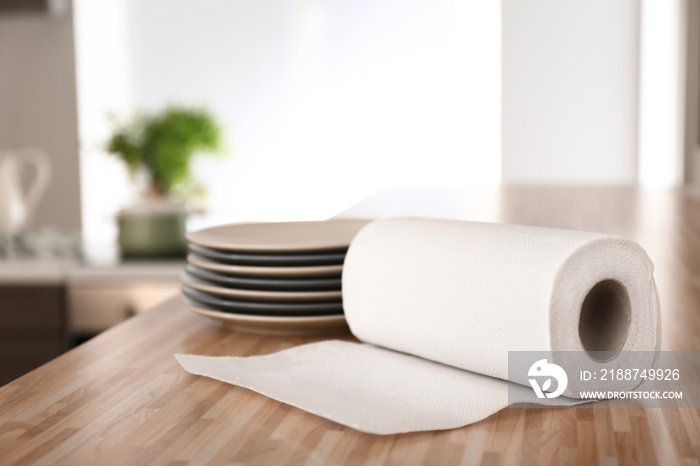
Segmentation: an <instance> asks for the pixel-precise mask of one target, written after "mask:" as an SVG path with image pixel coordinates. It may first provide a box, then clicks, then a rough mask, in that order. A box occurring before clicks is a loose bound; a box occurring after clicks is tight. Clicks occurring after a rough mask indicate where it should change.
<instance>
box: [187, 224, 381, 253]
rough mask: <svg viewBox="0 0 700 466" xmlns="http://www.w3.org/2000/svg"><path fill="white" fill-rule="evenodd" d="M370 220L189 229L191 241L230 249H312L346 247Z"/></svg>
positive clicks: (295, 250)
mask: <svg viewBox="0 0 700 466" xmlns="http://www.w3.org/2000/svg"><path fill="white" fill-rule="evenodd" d="M367 223H369V220H327V221H322V222H280V223H233V224H230V225H221V226H218V227H212V228H205V229H204V230H200V231H194V232H190V233H187V240H188V241H189V242H191V243H194V244H197V245H199V246H204V247H207V248H216V249H225V250H229V251H241V252H244V251H255V252H277V253H282V252H289V253H295V252H309V251H328V250H337V249H347V248H348V246H350V241H352V239H353V238H354V237H355V235H356V234H357V232H358V231H360V229H362V227H364V226H365V225H367Z"/></svg>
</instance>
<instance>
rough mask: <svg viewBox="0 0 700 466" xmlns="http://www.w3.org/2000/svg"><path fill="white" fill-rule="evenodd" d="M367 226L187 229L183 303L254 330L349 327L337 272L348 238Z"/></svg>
mask: <svg viewBox="0 0 700 466" xmlns="http://www.w3.org/2000/svg"><path fill="white" fill-rule="evenodd" d="M366 224H367V221H365V220H329V221H325V222H286V223H240V224H232V225H223V226H219V227H214V228H207V229H205V230H200V231H197V232H193V233H188V234H187V240H188V241H189V255H188V257H187V266H186V267H185V270H184V271H183V275H182V282H183V285H182V293H183V297H184V300H185V303H186V304H187V306H188V307H189V309H190V310H192V311H193V312H196V313H197V314H201V315H204V316H207V317H211V318H213V319H216V320H219V321H221V322H223V323H224V324H226V325H228V326H232V327H235V328H237V329H239V330H245V331H250V332H256V333H279V334H295V333H296V334H310V333H322V332H328V331H333V330H342V329H345V328H347V327H346V323H345V318H344V317H343V305H342V300H341V291H340V275H341V272H342V268H343V260H344V259H345V253H346V251H347V249H348V246H349V245H350V241H351V240H352V238H353V237H354V236H355V234H356V233H357V232H358V231H359V230H360V229H361V228H362V227H363V226H364V225H366Z"/></svg>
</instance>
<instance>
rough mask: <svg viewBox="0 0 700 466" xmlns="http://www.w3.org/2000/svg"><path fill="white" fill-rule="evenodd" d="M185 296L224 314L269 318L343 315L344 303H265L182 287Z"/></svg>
mask: <svg viewBox="0 0 700 466" xmlns="http://www.w3.org/2000/svg"><path fill="white" fill-rule="evenodd" d="M182 292H183V294H184V295H185V296H186V297H187V298H188V299H189V300H191V301H193V302H195V303H200V304H204V305H206V306H207V307H209V308H213V309H215V310H217V311H222V312H227V311H228V312H235V313H237V314H251V315H269V316H315V315H332V314H342V313H343V303H342V301H329V302H314V303H265V302H250V301H241V300H237V299H230V298H222V297H219V296H215V295H212V294H209V293H204V292H201V291H197V290H195V289H192V288H190V287H189V286H186V285H183V286H182Z"/></svg>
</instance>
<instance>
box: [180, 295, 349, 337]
mask: <svg viewBox="0 0 700 466" xmlns="http://www.w3.org/2000/svg"><path fill="white" fill-rule="evenodd" d="M183 300H184V301H185V305H186V306H187V308H188V309H189V310H190V311H192V312H194V313H195V314H199V315H201V316H204V317H208V318H210V319H214V320H218V321H219V322H221V324H222V325H223V326H224V327H228V328H232V329H234V330H240V331H242V332H250V333H258V334H263V335H284V336H299V335H322V334H327V333H339V332H343V333H347V332H348V331H349V330H350V329H349V328H348V324H347V322H345V316H344V315H343V314H332V315H327V316H258V315H252V314H236V313H234V312H221V311H217V310H216V309H213V308H211V307H209V306H206V305H204V304H201V303H197V302H195V301H192V300H191V299H188V298H187V297H185V296H183Z"/></svg>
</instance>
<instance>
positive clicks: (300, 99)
mask: <svg viewBox="0 0 700 466" xmlns="http://www.w3.org/2000/svg"><path fill="white" fill-rule="evenodd" d="M699 30H700V4H699V3H698V2H697V0H617V1H615V2H610V1H606V0H567V1H561V0H529V1H525V2H524V1H521V0H501V1H500V2H499V1H495V2H484V1H480V0H430V1H428V0H352V1H351V0H255V1H251V0H73V1H72V2H71V1H70V0H0V151H2V152H1V153H0V231H1V232H2V234H1V235H0V260H1V262H0V384H2V383H4V382H7V381H9V380H11V379H12V378H15V377H16V376H18V375H21V374H22V373H24V372H26V371H28V370H31V369H32V368H34V367H36V366H37V365H39V364H41V363H43V362H45V361H46V360H48V359H51V358H53V357H55V356H56V355H57V354H60V352H62V351H64V350H65V349H66V348H69V347H70V346H71V345H74V344H77V343H79V342H81V341H84V340H85V339H86V338H89V337H90V336H92V335H94V334H96V333H99V332H101V331H103V330H105V329H107V328H109V327H111V326H113V325H116V324H118V323H119V322H121V321H123V320H124V319H126V318H128V317H129V316H131V315H133V314H136V313H138V312H142V311H144V310H146V309H148V308H150V307H152V306H153V305H155V304H157V303H158V302H160V301H162V300H163V299H165V298H167V297H169V296H173V295H174V294H176V293H177V292H178V282H179V279H178V274H179V271H180V269H181V266H182V259H177V258H175V259H169V260H164V259H163V258H162V257H156V256H157V254H154V255H153V257H148V254H144V255H142V257H139V258H138V260H128V259H127V258H126V257H125V255H124V250H125V249H124V248H126V247H127V246H128V245H127V244H126V242H127V241H133V238H131V239H129V237H128V235H126V233H125V231H126V230H127V229H133V228H136V227H133V222H136V223H137V224H138V225H142V218H143V215H142V211H143V210H144V208H143V206H144V205H148V206H150V207H148V208H147V209H145V210H146V211H147V214H148V215H151V214H153V210H154V209H155V210H158V209H161V210H159V212H161V211H162V210H163V209H162V208H161V207H162V206H161V207H158V208H154V207H153V206H152V205H151V204H153V202H152V201H153V199H151V198H150V197H149V195H147V194H146V191H147V190H148V189H147V188H148V180H145V178H144V176H146V178H147V176H148V174H149V173H151V174H152V170H151V171H150V172H149V171H148V170H146V171H143V170H142V171H141V172H137V173H136V176H135V177H134V176H130V173H129V170H128V165H127V164H125V163H124V161H125V160H126V158H125V156H123V155H122V156H119V154H116V155H117V156H115V153H109V151H108V150H107V149H108V141H109V140H110V138H112V137H113V136H114V134H115V131H116V130H117V129H118V128H119V127H120V126H119V125H120V124H126V123H124V122H133V121H137V122H138V121H140V120H138V118H139V116H138V115H144V114H147V115H160V114H159V113H158V112H162V111H163V109H167V108H169V106H171V107H172V106H173V105H175V106H177V105H179V106H186V107H188V108H200V109H206V111H207V112H208V114H210V115H211V116H212V118H213V119H214V120H215V122H216V125H217V127H218V129H219V130H220V133H221V134H220V137H221V144H220V146H221V147H219V148H218V149H217V152H219V153H220V155H223V156H217V157H198V156H196V157H195V155H198V154H197V153H194V154H190V155H192V161H191V164H189V165H188V167H187V168H188V173H187V175H188V179H189V178H191V179H192V180H196V181H197V183H198V187H199V188H201V189H200V190H199V191H198V193H199V194H198V196H197V202H196V203H194V204H188V205H187V206H186V208H187V209H188V210H187V211H188V212H189V215H187V216H186V222H187V226H186V228H189V229H197V228H201V227H204V226H208V225H214V224H220V223H226V222H237V221H284V220H322V219H327V218H330V217H333V216H335V215H337V214H339V213H341V212H343V211H346V210H347V209H349V208H350V207H352V206H353V205H356V204H357V203H359V202H361V201H363V200H364V199H366V198H368V197H369V196H372V195H375V194H376V193H382V192H384V193H386V192H392V191H391V190H392V189H393V190H396V189H397V188H401V189H406V188H426V189H495V188H498V187H499V186H504V185H537V186H540V185H548V186H561V185H566V186H634V187H666V188H675V189H684V190H687V191H688V192H689V193H693V192H694V191H695V189H696V186H697V185H698V183H700V163H699V162H697V157H698V155H697V154H698V149H697V148H698V141H699V140H700V139H699V136H698V128H699V127H700V121H699V119H698V103H699V101H700V100H699V97H698V88H699V87H698V84H700V71H699V70H700V66H699V64H700V46H699V44H700V34H699V33H698V31H699ZM120 122H121V123H120ZM135 131H136V133H135V134H137V135H139V134H142V133H143V131H144V130H143V128H142V127H141V129H138V128H137V129H136V130H135ZM28 148H29V149H28ZM113 152H114V151H113ZM195 152H196V151H195ZM188 156H189V155H188ZM120 158H121V159H120ZM139 177H140V178H139ZM144 180H145V181H144ZM151 181H152V180H151ZM151 187H152V186H151ZM150 192H152V190H151V191H150ZM393 192H401V191H393ZM413 192H414V193H415V191H413ZM161 197H162V196H161ZM418 198H420V196H418ZM406 199H409V197H406ZM411 199H413V198H411ZM414 200H415V199H413V200H410V202H414ZM149 202H150V204H149ZM168 202H170V201H168ZM407 202H408V201H407ZM124 209H127V210H124ZM128 209H131V210H128ZM134 209H135V210H134ZM139 209H140V210H139ZM168 209H170V207H168V208H165V210H168ZM175 210H177V209H175ZM125 212H127V213H130V214H131V216H129V215H127V213H125ZM168 212H171V211H170V210H168ZM147 217H148V216H147ZM134 218H137V220H134ZM174 218H175V221H177V215H175V217H174ZM184 218H185V217H183V221H185V220H184ZM120 219H121V220H120ZM130 222H132V223H130ZM138 228H140V227H138ZM148 228H152V226H151V227H148ZM183 228H184V226H183ZM120 231H121V233H120ZM125 238H126V239H125ZM120 245H121V246H122V248H121V253H120V247H119V246H120ZM137 256H138V254H137ZM156 259H157V260H156ZM18 355H20V356H18Z"/></svg>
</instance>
